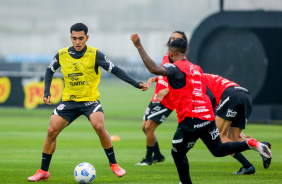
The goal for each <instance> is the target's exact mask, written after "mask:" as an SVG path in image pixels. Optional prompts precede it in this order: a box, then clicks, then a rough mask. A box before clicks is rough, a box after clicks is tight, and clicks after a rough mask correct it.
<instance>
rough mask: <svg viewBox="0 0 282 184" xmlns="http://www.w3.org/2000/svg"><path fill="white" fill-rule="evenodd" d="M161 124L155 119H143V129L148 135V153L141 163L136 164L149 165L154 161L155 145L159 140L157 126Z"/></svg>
mask: <svg viewBox="0 0 282 184" xmlns="http://www.w3.org/2000/svg"><path fill="white" fill-rule="evenodd" d="M158 126H159V124H158V123H156V122H155V121H153V120H151V119H148V120H147V121H143V124H142V130H143V131H144V132H145V135H146V146H147V153H146V157H145V158H144V159H143V160H142V161H141V162H139V163H137V164H135V165H136V166H148V165H152V164H153V163H154V161H153V157H152V154H153V152H154V149H155V148H154V146H155V144H156V142H157V136H156V134H155V130H156V128H157V127H158Z"/></svg>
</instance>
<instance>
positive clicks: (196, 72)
mask: <svg viewBox="0 0 282 184" xmlns="http://www.w3.org/2000/svg"><path fill="white" fill-rule="evenodd" d="M190 73H191V75H192V76H195V75H201V72H200V71H199V70H197V69H195V68H190Z"/></svg>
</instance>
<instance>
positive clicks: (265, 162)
mask: <svg viewBox="0 0 282 184" xmlns="http://www.w3.org/2000/svg"><path fill="white" fill-rule="evenodd" d="M262 144H265V145H266V146H268V147H269V149H271V144H270V143H269V142H267V141H264V142H262ZM261 157H262V162H263V167H264V168H265V169H267V168H268V167H269V166H270V164H271V159H272V158H265V157H264V156H261Z"/></svg>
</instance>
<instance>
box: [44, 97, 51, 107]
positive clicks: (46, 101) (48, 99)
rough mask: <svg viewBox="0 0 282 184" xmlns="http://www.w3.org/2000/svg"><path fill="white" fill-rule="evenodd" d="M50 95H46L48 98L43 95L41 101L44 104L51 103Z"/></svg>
mask: <svg viewBox="0 0 282 184" xmlns="http://www.w3.org/2000/svg"><path fill="white" fill-rule="evenodd" d="M50 98H51V97H50V96H48V98H47V97H44V98H43V101H44V102H45V104H47V105H52V103H51V102H50Z"/></svg>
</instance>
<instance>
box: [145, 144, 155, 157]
mask: <svg viewBox="0 0 282 184" xmlns="http://www.w3.org/2000/svg"><path fill="white" fill-rule="evenodd" d="M153 151H154V146H147V154H146V159H148V160H151V159H152V155H153Z"/></svg>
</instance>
